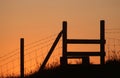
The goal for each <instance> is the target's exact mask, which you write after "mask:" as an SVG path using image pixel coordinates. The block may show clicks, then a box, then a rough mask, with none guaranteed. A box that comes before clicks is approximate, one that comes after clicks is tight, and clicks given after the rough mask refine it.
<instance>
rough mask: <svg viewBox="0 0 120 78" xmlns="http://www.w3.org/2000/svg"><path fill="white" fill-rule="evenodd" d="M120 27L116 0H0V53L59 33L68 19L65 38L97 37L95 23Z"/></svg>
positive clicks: (96, 24) (107, 26)
mask: <svg viewBox="0 0 120 78" xmlns="http://www.w3.org/2000/svg"><path fill="white" fill-rule="evenodd" d="M101 19H104V20H105V22H106V28H120V0H0V38H1V39H0V56H1V55H4V54H7V53H8V52H11V51H13V50H15V49H16V48H19V39H20V38H21V37H24V38H25V42H26V44H27V43H30V42H33V41H36V40H39V39H41V38H44V37H47V36H48V35H50V34H54V33H59V31H60V30H61V29H62V21H67V22H68V37H69V38H99V22H100V20H101Z"/></svg>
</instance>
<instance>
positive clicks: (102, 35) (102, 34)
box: [100, 20, 105, 65]
mask: <svg viewBox="0 0 120 78" xmlns="http://www.w3.org/2000/svg"><path fill="white" fill-rule="evenodd" d="M100 40H101V43H100V52H101V54H102V55H101V57H100V61H101V65H103V64H105V21H104V20H101V21H100Z"/></svg>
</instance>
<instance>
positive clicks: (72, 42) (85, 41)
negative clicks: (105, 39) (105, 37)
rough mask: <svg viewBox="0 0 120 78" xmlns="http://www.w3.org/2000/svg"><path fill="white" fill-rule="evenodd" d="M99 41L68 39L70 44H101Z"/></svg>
mask: <svg viewBox="0 0 120 78" xmlns="http://www.w3.org/2000/svg"><path fill="white" fill-rule="evenodd" d="M100 42H101V41H100V40H99V39H67V43H68V44H100Z"/></svg>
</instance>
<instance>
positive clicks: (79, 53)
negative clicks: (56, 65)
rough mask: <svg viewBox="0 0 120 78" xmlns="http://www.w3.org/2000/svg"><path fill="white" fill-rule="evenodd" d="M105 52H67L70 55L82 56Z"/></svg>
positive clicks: (102, 54)
mask: <svg viewBox="0 0 120 78" xmlns="http://www.w3.org/2000/svg"><path fill="white" fill-rule="evenodd" d="M104 55H105V53H101V52H67V56H68V57H71V58H72V57H81V56H104Z"/></svg>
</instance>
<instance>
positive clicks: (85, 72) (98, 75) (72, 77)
mask: <svg viewBox="0 0 120 78" xmlns="http://www.w3.org/2000/svg"><path fill="white" fill-rule="evenodd" d="M0 78H4V77H0ZM7 78H20V77H19V76H8V77H7ZM25 78H120V60H108V61H106V63H105V65H98V66H94V65H93V64H90V65H82V64H78V65H76V66H68V67H61V66H60V65H58V64H55V65H51V67H50V68H45V69H44V70H42V71H35V72H32V73H30V74H28V75H25Z"/></svg>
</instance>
